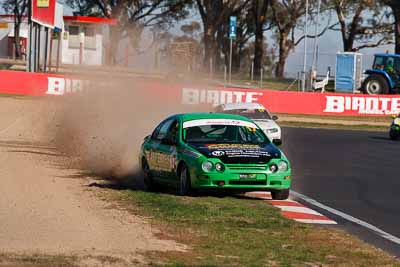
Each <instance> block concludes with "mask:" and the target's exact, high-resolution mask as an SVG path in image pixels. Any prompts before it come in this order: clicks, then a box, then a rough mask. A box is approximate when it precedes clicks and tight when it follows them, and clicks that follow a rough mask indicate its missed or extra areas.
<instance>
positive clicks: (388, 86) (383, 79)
mask: <svg viewBox="0 0 400 267" xmlns="http://www.w3.org/2000/svg"><path fill="white" fill-rule="evenodd" d="M365 74H367V75H368V77H367V78H366V79H365V80H364V82H363V84H362V87H361V91H363V92H364V93H366V94H370V95H377V94H396V93H399V92H400V55H396V54H376V55H375V59H374V64H373V66H372V69H369V70H366V71H365Z"/></svg>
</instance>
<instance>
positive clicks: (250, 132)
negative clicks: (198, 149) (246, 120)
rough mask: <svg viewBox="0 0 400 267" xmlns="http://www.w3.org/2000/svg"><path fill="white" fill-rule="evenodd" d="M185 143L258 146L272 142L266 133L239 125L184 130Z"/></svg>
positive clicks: (196, 127)
mask: <svg viewBox="0 0 400 267" xmlns="http://www.w3.org/2000/svg"><path fill="white" fill-rule="evenodd" d="M184 141H185V142H187V143H204V144H220V143H226V144H257V145H265V144H269V143H270V141H269V140H268V138H267V137H266V136H265V135H264V133H263V132H262V131H261V130H260V129H258V128H256V126H254V127H249V126H237V125H198V126H192V127H187V128H184Z"/></svg>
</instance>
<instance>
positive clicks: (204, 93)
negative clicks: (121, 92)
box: [0, 71, 400, 116]
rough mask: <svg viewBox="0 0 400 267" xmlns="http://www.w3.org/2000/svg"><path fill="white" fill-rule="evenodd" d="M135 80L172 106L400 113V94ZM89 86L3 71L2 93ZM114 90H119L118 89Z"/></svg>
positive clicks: (56, 92)
mask: <svg viewBox="0 0 400 267" xmlns="http://www.w3.org/2000/svg"><path fill="white" fill-rule="evenodd" d="M97 83H98V81H96V84H97ZM135 83H136V85H137V87H138V88H145V89H146V92H147V93H148V94H150V95H151V96H152V97H154V98H155V99H159V98H160V97H161V98H162V99H164V100H165V102H166V103H168V104H169V105H174V104H176V105H181V104H183V105H191V106H205V105H207V106H217V105H220V104H225V103H232V102H250V103H260V104H263V105H264V106H265V107H266V108H267V109H268V110H269V111H271V112H273V113H287V114H309V115H340V116H342V115H348V116H387V115H393V114H399V113H400V96H399V95H363V94H335V93H309V92H289V91H275V90H259V89H241V88H224V87H200V86H194V85H179V84H172V83H166V82H162V81H150V80H146V79H142V80H135V81H133V82H132V84H135ZM87 85H89V86H87ZM88 87H90V88H93V86H90V81H84V80H80V79H77V78H71V77H68V78H67V77H65V76H63V75H57V74H43V73H29V72H20V71H0V93H2V94H17V95H31V96H64V95H68V94H72V93H77V92H85V90H86V89H85V88H88ZM94 87H95V86H94ZM110 88H112V85H110ZM91 90H94V89H91ZM115 92H116V93H118V90H115ZM91 93H95V92H91Z"/></svg>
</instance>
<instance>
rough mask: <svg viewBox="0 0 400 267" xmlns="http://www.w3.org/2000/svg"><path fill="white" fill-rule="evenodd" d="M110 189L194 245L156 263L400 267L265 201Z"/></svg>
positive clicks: (155, 257) (170, 234) (157, 256)
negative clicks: (286, 215)
mask: <svg viewBox="0 0 400 267" xmlns="http://www.w3.org/2000/svg"><path fill="white" fill-rule="evenodd" d="M108 190H110V191H109V193H108V194H107V195H106V196H107V199H109V198H110V197H111V198H112V199H113V200H114V201H117V202H118V203H119V204H118V205H120V206H122V207H124V208H125V209H128V210H130V211H131V212H133V213H135V214H138V215H141V216H146V217H148V218H150V220H151V221H152V223H153V224H155V225H156V226H157V227H158V228H159V229H161V231H162V236H163V237H164V238H170V239H174V240H177V241H178V242H181V243H183V244H186V245H188V246H189V247H190V248H189V249H188V250H187V251H185V252H173V253H171V252H165V253H164V252H153V253H148V254H147V256H148V258H149V259H150V260H151V261H152V262H153V264H154V265H171V266H321V265H333V266H338V265H341V266H400V263H399V261H397V260H396V259H394V258H393V257H392V256H389V255H388V254H386V253H384V252H382V251H380V250H378V249H376V248H374V247H372V246H370V245H367V244H365V243H363V242H361V241H360V240H358V239H357V238H355V237H352V236H350V235H348V234H346V233H344V232H342V231H340V230H337V229H332V228H325V227H318V226H312V225H305V224H300V223H296V222H294V221H292V220H288V219H285V218H283V217H281V215H280V212H279V211H278V210H277V209H275V208H273V207H271V206H269V205H267V204H266V203H265V201H262V200H254V199H245V198H240V197H234V196H231V197H229V196H223V197H221V196H219V197H218V196H217V197H213V196H203V197H193V198H192V197H179V196H175V195H172V194H165V193H149V192H143V191H135V190H130V189H127V190H118V191H114V190H111V189H108ZM110 192H111V193H110Z"/></svg>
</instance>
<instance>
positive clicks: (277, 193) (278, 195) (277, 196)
mask: <svg viewBox="0 0 400 267" xmlns="http://www.w3.org/2000/svg"><path fill="white" fill-rule="evenodd" d="M289 192H290V190H289V189H281V190H273V191H271V196H272V199H274V200H285V199H288V198H289Z"/></svg>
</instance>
